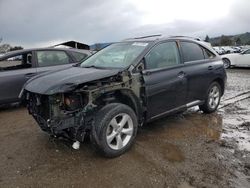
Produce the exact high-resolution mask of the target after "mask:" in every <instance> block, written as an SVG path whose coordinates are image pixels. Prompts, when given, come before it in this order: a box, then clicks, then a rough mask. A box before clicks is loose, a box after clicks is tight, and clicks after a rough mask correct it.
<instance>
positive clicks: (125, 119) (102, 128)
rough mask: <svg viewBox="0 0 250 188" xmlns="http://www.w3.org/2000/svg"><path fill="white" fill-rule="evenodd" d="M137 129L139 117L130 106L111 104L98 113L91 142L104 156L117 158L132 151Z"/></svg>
mask: <svg viewBox="0 0 250 188" xmlns="http://www.w3.org/2000/svg"><path fill="white" fill-rule="evenodd" d="M137 128H138V122H137V117H136V115H135V113H134V111H133V110H132V109H131V108H130V107H129V106H127V105H124V104H121V103H111V104H108V105H106V106H104V107H103V108H102V109H100V110H99V111H98V112H97V114H96V116H95V120H94V126H93V128H92V131H91V140H92V142H93V144H94V146H95V148H96V149H97V151H98V152H99V153H100V154H102V155H103V156H105V157H110V158H111V157H117V156H119V155H121V154H123V153H125V152H126V151H127V150H129V149H130V147H131V146H132V144H133V142H134V139H135V137H136V134H137Z"/></svg>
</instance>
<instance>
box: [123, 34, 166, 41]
mask: <svg viewBox="0 0 250 188" xmlns="http://www.w3.org/2000/svg"><path fill="white" fill-rule="evenodd" d="M160 36H162V35H161V34H157V35H146V36H141V37H134V38H127V39H125V40H130V39H145V38H151V37H160Z"/></svg>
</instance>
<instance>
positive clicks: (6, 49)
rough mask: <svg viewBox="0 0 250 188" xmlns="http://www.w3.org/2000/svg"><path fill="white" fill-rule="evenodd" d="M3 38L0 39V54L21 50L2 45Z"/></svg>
mask: <svg viewBox="0 0 250 188" xmlns="http://www.w3.org/2000/svg"><path fill="white" fill-rule="evenodd" d="M2 41H3V38H0V53H6V52H10V51H15V50H22V49H23V47H22V46H11V45H10V44H2Z"/></svg>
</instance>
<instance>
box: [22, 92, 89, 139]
mask: <svg viewBox="0 0 250 188" xmlns="http://www.w3.org/2000/svg"><path fill="white" fill-rule="evenodd" d="M83 95H84V94H67V93H66V94H56V95H41V94H36V93H32V92H29V91H25V97H26V101H27V108H28V111H29V113H30V114H31V115H32V116H33V117H34V119H35V120H36V122H37V123H38V125H39V126H40V128H41V129H42V130H43V131H45V132H47V133H49V134H50V135H53V136H63V137H67V138H70V139H73V140H75V139H76V137H77V133H78V132H79V129H82V128H83V127H84V125H85V118H84V116H85V115H86V112H84V110H83V109H84V106H86V101H83V99H84V98H85V97H84V96H83Z"/></svg>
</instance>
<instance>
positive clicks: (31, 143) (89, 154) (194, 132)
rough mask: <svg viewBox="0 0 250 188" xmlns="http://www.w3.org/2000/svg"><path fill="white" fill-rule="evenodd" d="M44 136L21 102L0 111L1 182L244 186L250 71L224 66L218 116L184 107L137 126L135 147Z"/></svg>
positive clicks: (249, 172) (248, 180)
mask: <svg viewBox="0 0 250 188" xmlns="http://www.w3.org/2000/svg"><path fill="white" fill-rule="evenodd" d="M71 144H72V143H70V142H68V141H65V140H58V139H54V138H50V137H49V136H48V135H47V134H45V133H43V132H42V131H41V130H40V129H39V127H38V125H36V123H35V121H34V120H33V118H32V117H31V116H30V115H28V113H27V110H26V109H25V108H23V107H18V106H12V107H1V108H0V151H1V152H0V187H2V188H4V187H92V188H95V187H170V188H172V187H176V188H190V187H191V188H192V187H197V188H200V187H211V188H216V187H218V188H219V187H220V188H223V187H225V188H228V187H246V188H248V187H250V69H231V70H229V71H228V85H227V89H226V93H225V95H224V96H223V98H222V103H221V105H220V108H219V110H218V111H217V112H216V113H213V114H209V115H205V114H202V113H201V112H199V111H198V110H197V108H193V109H190V110H189V111H187V112H185V113H184V114H178V115H174V116H170V117H167V118H164V119H161V120H158V121H156V122H153V123H150V124H148V125H146V126H144V127H142V128H140V129H139V133H138V136H137V138H136V142H135V145H134V146H133V147H132V149H131V150H130V151H129V152H127V153H126V154H124V155H122V156H120V157H118V158H115V159H105V158H102V157H100V156H99V155H98V154H97V153H96V152H95V151H94V150H93V148H92V146H91V143H90V142H89V141H88V140H86V141H85V143H84V144H82V145H81V148H80V150H73V149H72V148H71Z"/></svg>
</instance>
